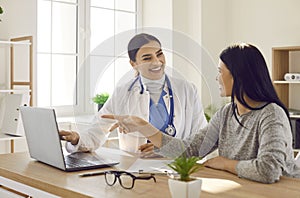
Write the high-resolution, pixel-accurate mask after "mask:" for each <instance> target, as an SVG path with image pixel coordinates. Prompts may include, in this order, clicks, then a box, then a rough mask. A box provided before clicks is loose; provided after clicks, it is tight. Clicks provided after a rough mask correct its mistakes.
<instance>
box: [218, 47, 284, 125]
mask: <svg viewBox="0 0 300 198" xmlns="http://www.w3.org/2000/svg"><path fill="white" fill-rule="evenodd" d="M220 59H221V60H222V61H223V63H224V64H225V65H226V67H227V69H228V70H229V71H230V73H231V75H232V77H233V87H232V93H231V102H232V107H233V110H234V111H233V114H234V116H235V118H236V119H237V115H236V111H235V109H236V105H235V103H234V97H236V99H237V100H238V101H239V102H240V103H241V104H242V105H244V106H245V107H247V108H249V109H251V110H259V109H262V108H264V107H265V106H266V105H268V104H269V103H276V104H277V105H279V106H280V107H282V109H283V110H284V111H285V113H286V115H287V117H288V118H289V112H288V110H287V108H286V107H285V106H284V104H283V103H282V102H281V101H280V99H279V98H278V95H277V93H276V91H275V89H274V87H273V84H272V81H271V78H270V74H269V71H268V67H267V64H266V61H265V59H264V57H263V55H262V53H261V52H260V51H259V50H258V49H257V48H256V47H255V46H253V45H251V44H245V43H241V44H234V45H231V46H229V47H227V48H226V49H224V50H223V51H222V52H221V54H220ZM245 94H246V95H247V96H248V97H249V98H250V99H252V100H254V101H258V102H266V105H263V106H262V107H259V108H253V107H250V106H249V105H248V104H247V102H246V101H245V98H244V95H245ZM240 124H241V123H240Z"/></svg>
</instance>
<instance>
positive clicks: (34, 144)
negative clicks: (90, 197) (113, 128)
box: [20, 107, 119, 171]
mask: <svg viewBox="0 0 300 198" xmlns="http://www.w3.org/2000/svg"><path fill="white" fill-rule="evenodd" d="M20 111H21V117H22V120H23V125H24V130H25V135H26V139H27V144H28V149H29V153H30V156H31V157H32V158H34V159H36V160H38V161H40V162H43V163H45V164H48V165H51V166H54V167H56V168H59V169H61V170H64V171H79V170H87V169H95V168H104V167H109V166H113V165H116V164H118V163H119V162H116V161H113V160H111V159H103V158H102V157H100V156H98V155H97V154H96V153H89V152H88V153H86V152H85V153H74V154H68V153H66V152H65V149H63V147H62V144H61V140H60V137H59V133H58V126H57V122H56V115H55V111H54V109H46V108H39V107H20Z"/></svg>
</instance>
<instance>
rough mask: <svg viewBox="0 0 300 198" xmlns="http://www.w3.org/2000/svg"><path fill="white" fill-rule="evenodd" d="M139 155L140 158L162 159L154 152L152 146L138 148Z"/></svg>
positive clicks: (146, 145) (149, 144)
mask: <svg viewBox="0 0 300 198" xmlns="http://www.w3.org/2000/svg"><path fill="white" fill-rule="evenodd" d="M139 150H140V151H141V152H142V153H141V158H162V157H163V156H161V155H159V154H157V153H155V152H154V144H153V143H146V144H142V145H140V146H139Z"/></svg>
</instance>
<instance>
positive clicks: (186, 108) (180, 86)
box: [60, 33, 207, 152]
mask: <svg viewBox="0 0 300 198" xmlns="http://www.w3.org/2000/svg"><path fill="white" fill-rule="evenodd" d="M128 55H129V58H130V64H131V65H132V67H133V69H135V70H136V77H135V78H134V79H132V80H130V81H129V82H127V83H125V84H123V85H121V86H119V87H117V88H116V90H115V91H114V93H113V95H112V97H111V98H110V99H109V100H108V101H107V102H106V103H105V105H104V106H103V108H102V109H101V110H100V111H99V115H102V114H119V115H124V114H126V115H128V114H129V115H136V116H139V117H141V118H143V119H145V120H148V121H149V122H150V123H151V124H152V125H153V126H155V127H156V128H157V129H159V130H160V131H162V132H163V133H165V134H167V135H169V136H172V137H177V138H180V139H184V138H187V137H189V136H191V135H193V134H194V133H195V132H196V131H197V130H198V129H199V126H200V128H203V127H204V126H206V124H207V121H206V118H205V116H204V111H203V108H202V105H201V101H200V98H199V95H198V92H197V89H196V87H195V86H194V85H193V84H191V83H189V82H187V81H185V80H181V79H176V78H172V77H171V76H169V75H167V74H166V73H165V65H166V60H165V56H164V53H163V51H162V49H161V43H160V41H159V40H158V39H157V38H156V37H154V36H152V35H149V34H144V33H143V34H138V35H136V36H134V37H133V38H132V39H131V40H130V42H129V44H128ZM103 122H104V121H103V120H101V116H96V118H95V121H94V124H93V126H92V127H91V128H90V129H89V130H87V133H82V134H79V133H77V132H74V131H60V135H61V137H62V139H64V140H67V141H68V142H69V143H68V144H67V147H66V148H67V150H68V151H69V152H75V151H91V150H95V149H97V148H98V147H99V146H101V145H102V144H104V142H105V141H106V137H107V135H105V132H104V131H103V129H101V123H103ZM102 126H103V125H102ZM119 131H120V132H122V131H123V128H122V127H119ZM153 148H154V146H153V144H152V143H150V142H149V143H146V144H144V145H141V146H140V150H141V151H143V152H151V151H152V150H153Z"/></svg>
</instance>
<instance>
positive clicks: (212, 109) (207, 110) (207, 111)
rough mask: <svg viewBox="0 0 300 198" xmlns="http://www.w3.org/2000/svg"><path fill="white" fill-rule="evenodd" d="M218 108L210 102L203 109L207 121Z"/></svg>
mask: <svg viewBox="0 0 300 198" xmlns="http://www.w3.org/2000/svg"><path fill="white" fill-rule="evenodd" d="M217 110H218V108H217V107H216V106H214V105H212V104H210V105H208V106H207V107H206V108H205V109H204V115H205V117H206V120H207V122H209V121H210V119H211V117H212V116H213V115H214V114H215V113H216V112H217Z"/></svg>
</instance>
